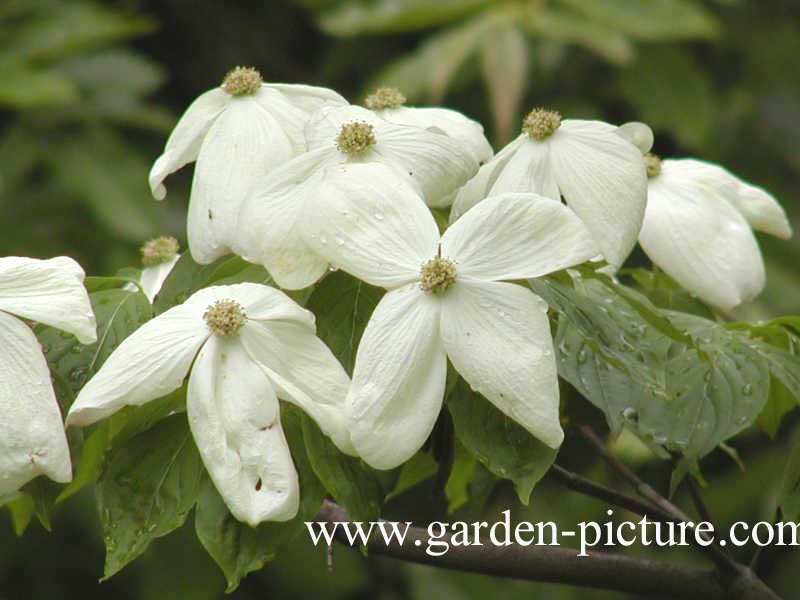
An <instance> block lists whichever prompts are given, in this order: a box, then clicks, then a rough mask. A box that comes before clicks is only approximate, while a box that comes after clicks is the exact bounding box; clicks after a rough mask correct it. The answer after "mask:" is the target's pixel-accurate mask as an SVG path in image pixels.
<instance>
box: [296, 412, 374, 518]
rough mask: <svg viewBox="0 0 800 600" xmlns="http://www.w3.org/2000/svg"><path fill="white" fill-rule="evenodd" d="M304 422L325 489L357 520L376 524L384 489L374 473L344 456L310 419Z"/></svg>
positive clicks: (309, 448)
mask: <svg viewBox="0 0 800 600" xmlns="http://www.w3.org/2000/svg"><path fill="white" fill-rule="evenodd" d="M302 422H303V440H304V441H305V444H306V452H307V453H308V459H309V461H310V462H311V467H312V468H313V469H314V473H315V474H316V475H317V477H318V478H319V480H320V481H321V482H322V484H323V485H324V486H325V489H326V490H327V491H328V492H329V493H330V495H331V496H333V498H334V500H336V501H337V502H338V503H339V504H341V505H342V506H344V507H345V508H346V509H347V511H348V512H349V513H350V515H351V516H352V518H353V520H354V521H364V522H367V521H377V520H378V518H379V517H380V514H381V504H382V502H381V500H382V498H383V490H381V486H380V484H379V483H378V480H377V478H376V477H375V474H374V473H373V472H372V471H371V470H370V469H369V467H367V466H366V465H365V464H364V463H363V461H361V459H359V458H355V457H353V456H346V455H344V454H342V453H341V452H340V451H339V449H338V448H336V446H334V444H333V442H331V440H330V439H328V437H327V436H325V435H324V434H323V433H322V432H321V431H320V429H319V427H317V424H316V423H314V421H313V420H311V419H310V418H309V417H306V416H304V417H303V419H302Z"/></svg>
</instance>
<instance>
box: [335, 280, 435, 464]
mask: <svg viewBox="0 0 800 600" xmlns="http://www.w3.org/2000/svg"><path fill="white" fill-rule="evenodd" d="M439 314H440V303H439V302H438V299H437V298H431V297H429V296H428V295H426V294H425V293H424V292H422V291H421V290H420V289H419V286H418V285H417V284H410V285H407V286H405V287H403V288H400V289H398V290H395V291H392V292H389V293H388V294H386V295H385V296H384V297H383V299H382V300H381V301H380V303H379V304H378V306H377V307H376V308H375V312H374V313H373V315H372V318H371V319H370V321H369V323H368V324H367V328H366V330H365V331H364V336H363V337H362V338H361V343H360V344H359V347H358V355H357V356H356V365H355V369H354V372H353V384H352V386H351V388H350V392H349V394H348V396H347V410H348V415H349V419H350V433H351V435H352V438H353V443H354V444H355V447H356V449H357V450H358V453H359V455H360V456H361V457H362V458H363V459H364V460H365V461H366V462H367V463H369V464H370V465H372V466H373V467H375V468H376V469H391V468H393V467H396V466H398V465H400V464H402V463H403V462H405V461H406V460H408V459H409V458H411V456H413V455H414V453H415V452H416V451H417V450H419V449H420V447H421V446H422V444H423V443H424V442H425V440H426V439H427V437H428V436H429V435H430V432H431V430H432V429H433V426H434V424H435V423H436V418H437V416H438V415H439V411H440V410H441V407H442V400H443V396H444V384H445V379H446V375H447V360H446V356H445V352H444V348H443V346H442V342H441V339H440V337H439V331H438V330H439Z"/></svg>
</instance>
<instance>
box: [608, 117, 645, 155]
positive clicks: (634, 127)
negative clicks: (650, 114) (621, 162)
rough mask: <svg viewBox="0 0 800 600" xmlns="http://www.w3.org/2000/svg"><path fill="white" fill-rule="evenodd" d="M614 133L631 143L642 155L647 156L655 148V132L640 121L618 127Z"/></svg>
mask: <svg viewBox="0 0 800 600" xmlns="http://www.w3.org/2000/svg"><path fill="white" fill-rule="evenodd" d="M614 132H615V133H616V134H617V135H618V136H620V137H622V138H623V139H625V140H627V141H629V142H630V143H631V144H633V145H634V146H636V147H637V148H638V149H639V152H641V153H642V154H647V153H648V152H650V149H651V148H652V147H653V141H654V137H653V130H652V129H650V126H649V125H647V124H645V123H641V122H640V121H631V122H630V123H624V124H623V125H620V126H619V127H617V128H616V129H615V130H614Z"/></svg>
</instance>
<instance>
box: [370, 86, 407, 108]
mask: <svg viewBox="0 0 800 600" xmlns="http://www.w3.org/2000/svg"><path fill="white" fill-rule="evenodd" d="M405 103H406V97H405V96H404V95H403V94H402V93H401V92H400V90H398V89H397V88H390V87H382V88H378V89H377V90H375V92H374V93H372V94H370V95H369V96H367V97H366V99H365V100H364V106H366V107H367V108H370V109H372V110H380V109H382V108H397V107H398V106H402V105H403V104H405Z"/></svg>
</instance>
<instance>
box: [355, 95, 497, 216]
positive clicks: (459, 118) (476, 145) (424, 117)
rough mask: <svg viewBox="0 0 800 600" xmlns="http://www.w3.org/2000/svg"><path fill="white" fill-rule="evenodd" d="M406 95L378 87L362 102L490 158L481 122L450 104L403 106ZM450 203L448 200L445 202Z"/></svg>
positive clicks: (380, 113) (399, 121)
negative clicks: (449, 138)
mask: <svg viewBox="0 0 800 600" xmlns="http://www.w3.org/2000/svg"><path fill="white" fill-rule="evenodd" d="M405 103H406V97H405V96H404V95H403V94H402V93H401V92H400V90H398V89H395V88H379V89H377V90H375V92H374V93H373V94H370V95H369V96H367V98H366V100H365V101H364V105H365V106H366V107H367V108H369V109H370V110H373V111H374V112H375V114H377V115H378V116H379V117H381V118H382V119H385V120H387V121H389V122H391V123H397V124H398V125H412V126H414V127H420V128H422V129H427V130H429V131H432V132H434V133H443V134H445V135H448V136H450V137H451V138H453V139H455V140H458V141H459V142H461V144H462V145H463V146H464V147H465V148H467V149H468V150H469V151H470V152H471V153H472V156H473V157H474V158H475V160H476V161H477V162H478V163H479V164H483V163H485V162H486V161H488V160H489V159H490V158H492V155H493V154H494V150H492V146H491V144H489V140H487V139H486V136H485V135H484V133H483V125H481V124H480V123H478V122H477V121H473V120H472V119H469V118H467V117H465V116H464V115H462V114H461V113H460V112H458V111H455V110H451V109H449V108H439V107H427V106H426V107H412V106H405ZM448 204H449V203H448Z"/></svg>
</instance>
